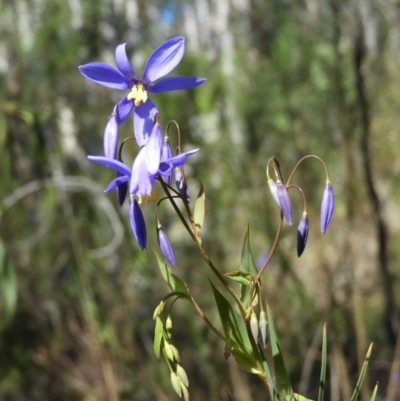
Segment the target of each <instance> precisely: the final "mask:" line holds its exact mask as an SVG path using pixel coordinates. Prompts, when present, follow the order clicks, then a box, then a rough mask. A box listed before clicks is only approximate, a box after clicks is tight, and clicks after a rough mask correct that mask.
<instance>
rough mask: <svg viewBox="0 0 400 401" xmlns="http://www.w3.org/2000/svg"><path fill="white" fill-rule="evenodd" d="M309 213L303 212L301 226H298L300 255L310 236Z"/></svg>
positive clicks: (298, 251) (298, 254)
mask: <svg viewBox="0 0 400 401" xmlns="http://www.w3.org/2000/svg"><path fill="white" fill-rule="evenodd" d="M308 227H309V226H308V214H307V212H303V214H302V216H301V219H300V222H299V226H298V228H297V256H298V257H300V256H301V255H302V253H303V252H304V248H305V247H306V244H307V238H308Z"/></svg>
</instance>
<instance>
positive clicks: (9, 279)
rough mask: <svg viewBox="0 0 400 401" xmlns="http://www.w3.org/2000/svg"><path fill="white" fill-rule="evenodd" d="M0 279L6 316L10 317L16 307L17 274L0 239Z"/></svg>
mask: <svg viewBox="0 0 400 401" xmlns="http://www.w3.org/2000/svg"><path fill="white" fill-rule="evenodd" d="M0 280H1V289H2V293H3V301H4V309H5V313H6V317H7V318H8V319H9V318H11V317H12V316H13V315H14V313H15V309H16V307H17V300H18V288H17V276H16V274H15V269H14V266H13V264H12V263H11V261H10V259H9V258H8V256H7V253H6V250H5V248H4V245H3V243H2V241H1V240H0Z"/></svg>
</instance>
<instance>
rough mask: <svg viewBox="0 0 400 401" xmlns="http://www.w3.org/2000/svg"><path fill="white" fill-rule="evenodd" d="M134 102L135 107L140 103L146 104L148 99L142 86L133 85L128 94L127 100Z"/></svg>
mask: <svg viewBox="0 0 400 401" xmlns="http://www.w3.org/2000/svg"><path fill="white" fill-rule="evenodd" d="M133 99H134V100H135V106H139V104H140V103H141V102H143V103H146V100H147V99H148V95H147V91H146V89H145V87H144V85H143V84H137V85H135V86H134V87H133V88H132V90H131V91H130V93H129V94H128V100H133Z"/></svg>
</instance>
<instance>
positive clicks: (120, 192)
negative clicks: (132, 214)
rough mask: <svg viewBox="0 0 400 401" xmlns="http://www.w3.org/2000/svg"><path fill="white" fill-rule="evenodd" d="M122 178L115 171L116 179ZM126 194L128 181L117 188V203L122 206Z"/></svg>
mask: <svg viewBox="0 0 400 401" xmlns="http://www.w3.org/2000/svg"><path fill="white" fill-rule="evenodd" d="M118 177H122V174H121V173H120V172H119V171H117V174H116V178H118ZM127 193H128V181H126V182H123V183H122V184H119V185H118V186H117V196H118V203H119V205H120V206H122V205H123V204H124V202H125V198H126V194H127Z"/></svg>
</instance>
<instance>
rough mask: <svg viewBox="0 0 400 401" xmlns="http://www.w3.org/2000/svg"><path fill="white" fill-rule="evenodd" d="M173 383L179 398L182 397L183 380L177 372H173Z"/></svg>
mask: <svg viewBox="0 0 400 401" xmlns="http://www.w3.org/2000/svg"><path fill="white" fill-rule="evenodd" d="M170 378H171V384H172V387H173V389H174V390H175V392H176V394H178V395H179V398H181V397H182V389H181V381H180V380H179V377H178V376H177V375H176V374H175V372H171V376H170Z"/></svg>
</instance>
